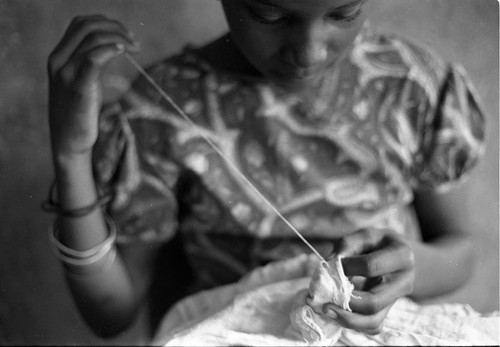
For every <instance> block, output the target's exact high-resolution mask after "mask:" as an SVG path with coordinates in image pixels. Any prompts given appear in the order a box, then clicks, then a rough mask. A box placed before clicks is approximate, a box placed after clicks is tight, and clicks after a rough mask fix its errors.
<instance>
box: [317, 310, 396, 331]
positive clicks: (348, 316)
mask: <svg viewBox="0 0 500 347" xmlns="http://www.w3.org/2000/svg"><path fill="white" fill-rule="evenodd" d="M389 309H390V307H386V308H385V309H384V310H382V311H379V312H377V313H376V314H373V315H362V314H358V313H354V312H349V311H346V310H343V309H342V308H340V307H338V306H336V305H333V304H330V305H328V306H327V307H325V310H324V312H325V315H326V316H328V317H330V318H332V319H335V320H336V321H337V322H338V323H339V324H340V325H342V326H343V327H345V328H348V329H354V330H359V331H362V332H380V330H381V328H382V324H383V322H384V319H385V317H386V315H387V312H388V311H389Z"/></svg>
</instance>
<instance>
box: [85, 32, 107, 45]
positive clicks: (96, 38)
mask: <svg viewBox="0 0 500 347" xmlns="http://www.w3.org/2000/svg"><path fill="white" fill-rule="evenodd" d="M85 41H87V42H88V43H91V44H94V45H99V44H102V43H103V38H102V36H101V35H100V34H99V33H98V32H92V33H91V34H89V35H88V36H87V37H86V39H85Z"/></svg>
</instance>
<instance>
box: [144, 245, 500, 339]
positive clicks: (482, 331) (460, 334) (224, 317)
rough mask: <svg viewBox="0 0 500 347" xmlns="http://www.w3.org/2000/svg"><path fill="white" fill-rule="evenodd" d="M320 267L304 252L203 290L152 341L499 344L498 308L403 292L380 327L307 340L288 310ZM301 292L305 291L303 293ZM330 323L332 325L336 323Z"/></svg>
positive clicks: (183, 303)
mask: <svg viewBox="0 0 500 347" xmlns="http://www.w3.org/2000/svg"><path fill="white" fill-rule="evenodd" d="M317 266H318V260H317V259H315V258H314V256H306V255H302V256H299V257H296V258H293V259H290V260H286V261H281V262H276V263H273V264H270V265H268V266H265V267H262V268H259V269H256V270H255V271H253V272H251V273H250V274H249V275H247V276H246V277H245V278H243V279H242V280H241V281H240V282H238V283H237V284H234V285H228V286H223V287H220V288H217V289H213V290H210V291H205V292H201V293H199V294H196V295H194V296H191V297H188V298H186V299H184V300H182V301H181V302H179V303H178V304H177V305H175V306H174V307H173V308H172V309H171V310H170V311H169V313H168V314H167V315H166V316H165V318H164V320H163V322H162V324H161V326H160V329H159V330H158V333H157V335H156V337H155V339H154V340H153V344H154V345H167V346H227V345H252V346H285V345H286V346H308V345H323V346H326V345H330V346H331V345H375V346H377V345H498V344H499V342H500V340H499V312H498V311H495V312H493V313H492V314H490V315H482V314H479V313H477V312H475V311H474V310H473V309H472V308H471V307H470V306H467V305H462V304H446V305H427V306H422V305H418V304H416V303H414V302H413V301H411V300H409V299H406V298H403V299H400V300H398V301H397V302H396V303H395V304H394V305H393V307H392V308H391V310H390V311H389V313H388V315H387V317H386V319H385V321H384V328H383V331H382V333H380V334H378V335H365V334H362V333H360V332H357V331H354V330H350V329H345V328H342V329H337V328H335V329H333V330H332V331H326V332H325V334H324V336H323V338H322V339H320V340H319V341H313V342H308V341H307V340H306V339H304V337H303V336H301V334H300V333H298V332H297V330H296V329H294V327H293V326H292V325H291V321H290V313H291V312H292V310H293V309H294V307H297V302H299V303H300V302H301V301H300V300H301V299H300V295H304V293H307V291H308V288H309V285H310V283H311V276H312V275H313V273H314V271H315V269H316V268H317ZM301 293H302V294H301ZM335 326H336V325H335V323H334V322H332V327H335Z"/></svg>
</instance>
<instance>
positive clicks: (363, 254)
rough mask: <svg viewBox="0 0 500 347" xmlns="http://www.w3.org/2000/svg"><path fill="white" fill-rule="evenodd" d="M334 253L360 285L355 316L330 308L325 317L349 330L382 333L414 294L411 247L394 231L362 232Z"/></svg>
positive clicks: (338, 245)
mask: <svg viewBox="0 0 500 347" xmlns="http://www.w3.org/2000/svg"><path fill="white" fill-rule="evenodd" d="M334 251H335V253H336V254H339V255H341V256H343V257H344V258H343V259H342V265H343V268H344V272H345V275H346V276H348V277H349V276H353V281H355V280H359V281H355V288H356V289H355V290H354V292H353V295H354V296H356V297H352V298H351V301H350V304H349V305H350V308H351V309H352V312H349V311H346V310H343V309H342V308H340V307H338V306H336V305H333V304H327V305H325V307H324V311H325V313H326V314H327V315H328V316H330V317H331V318H334V319H335V320H337V321H338V322H339V323H340V324H341V325H342V326H344V327H346V328H350V329H354V330H358V331H362V332H365V333H368V334H378V333H380V332H381V329H382V326H383V322H384V319H385V317H386V315H387V313H388V311H389V309H390V308H391V306H392V305H393V304H394V303H395V302H396V300H398V299H399V298H401V297H404V296H406V295H409V294H411V293H412V291H413V283H414V279H415V266H414V262H415V261H414V254H413V251H412V249H411V247H410V246H409V245H408V244H407V243H405V241H404V240H403V238H402V237H400V236H399V235H397V234H395V233H394V232H393V231H391V230H388V229H362V230H359V231H357V232H354V233H353V234H350V235H347V236H345V237H343V238H342V239H339V240H338V241H336V243H335V245H334ZM356 282H357V283H356Z"/></svg>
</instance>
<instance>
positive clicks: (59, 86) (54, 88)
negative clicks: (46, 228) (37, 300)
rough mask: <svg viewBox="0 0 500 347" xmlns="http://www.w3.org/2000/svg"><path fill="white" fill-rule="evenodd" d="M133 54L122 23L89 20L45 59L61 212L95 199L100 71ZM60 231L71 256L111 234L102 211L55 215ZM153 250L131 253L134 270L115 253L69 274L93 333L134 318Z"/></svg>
mask: <svg viewBox="0 0 500 347" xmlns="http://www.w3.org/2000/svg"><path fill="white" fill-rule="evenodd" d="M136 50H137V44H136V43H135V42H134V41H133V39H132V38H131V35H130V34H129V32H128V31H127V30H126V29H125V28H124V27H123V25H122V24H120V23H118V22H116V21H113V20H109V19H107V18H106V17H104V16H101V15H94V16H84V17H77V18H75V19H74V20H73V21H72V22H71V24H70V26H69V27H68V29H67V31H66V33H65V34H64V36H63V38H62V39H61V41H60V43H59V44H58V45H57V47H56V48H55V49H54V51H53V52H52V53H51V55H50V57H49V61H48V73H49V125H50V133H51V144H52V154H53V162H54V171H55V177H56V185H57V197H58V203H59V205H60V207H61V208H62V209H64V210H75V209H79V208H82V207H85V206H89V205H92V204H94V203H95V202H96V201H97V199H98V196H97V191H96V186H95V182H94V178H93V174H92V166H91V162H92V148H93V146H94V144H95V142H96V140H97V135H98V118H99V112H100V109H101V102H102V92H101V82H100V74H101V70H102V68H103V67H104V66H105V64H106V63H107V62H109V61H110V60H112V59H113V58H115V57H117V56H118V55H120V54H122V53H123V52H126V51H129V52H134V51H136ZM59 229H60V230H59V241H60V242H61V243H62V244H63V245H64V246H66V247H69V248H70V249H73V250H75V251H85V250H88V249H91V248H93V247H95V246H98V245H99V244H101V243H102V242H103V241H104V240H105V239H106V237H107V236H108V235H109V231H108V226H107V224H106V222H105V219H104V216H103V213H102V211H101V209H99V208H97V209H94V210H93V211H92V212H91V213H89V214H86V215H84V216H80V217H64V216H60V217H59ZM154 253H155V251H154V250H151V251H149V252H144V253H143V254H140V255H138V256H137V255H136V258H138V259H136V260H137V261H136V262H135V264H137V265H135V266H131V265H130V264H132V262H131V261H126V260H127V258H126V257H124V256H123V255H124V253H123V252H118V254H117V256H116V258H115V260H114V261H113V262H112V263H111V265H110V266H109V267H108V266H104V265H105V264H104V263H105V260H106V257H104V258H102V259H100V260H99V261H98V262H96V263H93V264H90V265H85V266H86V268H85V271H84V273H83V274H78V275H72V274H70V273H69V272H67V274H68V276H67V280H68V284H69V286H70V288H71V292H72V294H73V296H74V299H75V301H76V303H77V305H78V308H79V310H80V312H81V314H82V316H83V318H84V319H85V320H86V321H87V323H88V324H89V326H90V327H91V328H92V329H93V330H94V331H95V332H96V333H97V334H98V335H101V336H112V335H115V334H116V333H118V332H120V331H122V330H123V329H124V328H125V327H127V326H128V325H129V324H130V323H131V322H132V320H133V319H134V318H135V316H136V312H137V311H138V308H139V304H140V302H141V301H142V298H143V297H144V295H145V293H146V289H147V286H148V282H149V279H150V276H151V271H150V270H149V269H152V266H150V265H151V262H152V260H153V257H154Z"/></svg>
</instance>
